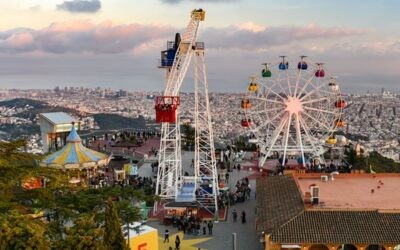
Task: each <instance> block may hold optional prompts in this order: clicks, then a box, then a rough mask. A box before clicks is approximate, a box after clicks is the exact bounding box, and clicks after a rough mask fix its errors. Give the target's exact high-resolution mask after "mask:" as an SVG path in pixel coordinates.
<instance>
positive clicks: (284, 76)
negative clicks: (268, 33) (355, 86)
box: [241, 56, 346, 167]
mask: <svg viewBox="0 0 400 250" xmlns="http://www.w3.org/2000/svg"><path fill="white" fill-rule="evenodd" d="M289 66H290V63H289V61H287V60H286V57H285V56H281V61H280V62H278V63H276V64H270V63H264V64H263V67H264V68H263V69H262V71H261V77H260V78H259V77H257V76H254V77H251V80H250V83H249V85H248V88H247V94H246V96H245V98H244V99H243V100H242V103H241V108H242V109H243V110H244V118H243V119H242V121H241V125H242V127H243V128H245V129H246V130H247V131H248V132H249V138H250V140H249V142H251V143H257V144H258V146H259V148H260V153H261V158H260V160H259V166H260V167H263V166H264V163H265V161H266V159H267V158H268V157H271V156H273V154H278V155H279V157H282V158H281V163H282V165H283V166H285V165H286V164H287V161H288V160H287V158H288V156H299V157H298V163H299V164H302V165H303V166H304V165H305V164H306V162H307V160H310V159H316V160H318V161H319V162H322V163H323V162H324V159H323V157H322V155H323V153H324V148H323V147H324V146H326V145H334V144H336V143H337V139H336V138H335V135H334V132H335V130H336V129H337V128H340V127H344V125H345V123H344V120H343V115H342V111H343V109H344V108H345V106H346V103H345V101H344V100H343V98H342V95H341V93H340V88H339V85H338V83H337V81H336V79H335V78H334V77H332V76H331V75H330V74H329V73H328V72H327V71H326V69H325V67H324V66H323V64H322V63H313V62H311V61H310V60H307V58H306V56H301V57H300V60H299V62H298V63H297V67H296V64H295V66H294V67H289Z"/></svg>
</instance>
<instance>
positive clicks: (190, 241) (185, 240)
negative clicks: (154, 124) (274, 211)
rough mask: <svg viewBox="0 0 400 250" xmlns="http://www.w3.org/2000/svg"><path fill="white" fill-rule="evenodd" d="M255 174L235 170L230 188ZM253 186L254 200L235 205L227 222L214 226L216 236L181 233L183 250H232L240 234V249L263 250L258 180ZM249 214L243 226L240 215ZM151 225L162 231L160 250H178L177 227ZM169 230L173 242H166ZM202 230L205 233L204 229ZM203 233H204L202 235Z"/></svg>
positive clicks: (143, 171)
mask: <svg viewBox="0 0 400 250" xmlns="http://www.w3.org/2000/svg"><path fill="white" fill-rule="evenodd" d="M182 158H183V159H184V162H186V163H187V162H190V161H191V154H190V153H187V152H186V153H184V154H183V157H182ZM139 174H141V175H142V174H143V175H144V176H150V175H151V168H150V166H148V165H147V164H145V165H143V166H142V167H141V168H140V169H139ZM252 174H253V175H254V172H250V171H237V170H234V171H233V172H232V173H230V177H229V178H230V186H231V187H234V185H235V183H236V181H237V180H240V179H242V178H244V177H246V176H249V175H252ZM250 186H251V189H252V194H251V199H250V200H246V201H245V202H243V203H237V204H235V205H234V206H231V207H229V209H228V212H227V220H226V221H220V222H217V223H214V227H213V235H212V236H209V235H208V230H207V235H203V234H201V235H199V236H193V235H188V234H186V235H183V233H182V232H179V235H180V236H179V237H180V239H181V242H182V243H181V249H182V250H191V249H193V250H198V249H202V250H205V249H207V250H230V249H233V241H232V233H236V235H237V240H236V243H237V248H236V249H237V250H242V249H244V250H261V249H263V247H262V245H261V244H260V242H259V237H258V236H257V235H256V228H255V207H256V200H255V193H254V191H255V186H256V183H255V180H254V179H250ZM234 208H235V209H236V211H237V213H238V220H237V222H233V220H232V211H233V209H234ZM243 210H244V211H245V212H246V218H247V223H245V224H242V223H241V220H240V214H241V212H242V211H243ZM147 224H148V225H149V226H152V227H154V228H157V229H158V234H159V237H160V239H159V249H160V250H163V249H166V250H169V247H172V249H175V245H174V242H175V237H176V234H177V233H178V230H177V228H176V227H173V226H164V225H163V224H162V223H161V222H160V221H149V222H148V223H147ZM165 229H168V230H169V232H170V242H169V243H168V242H167V243H164V242H163V238H164V231H165ZM200 231H202V230H200ZM201 233H202V232H201Z"/></svg>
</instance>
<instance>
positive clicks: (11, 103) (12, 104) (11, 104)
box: [0, 98, 49, 109]
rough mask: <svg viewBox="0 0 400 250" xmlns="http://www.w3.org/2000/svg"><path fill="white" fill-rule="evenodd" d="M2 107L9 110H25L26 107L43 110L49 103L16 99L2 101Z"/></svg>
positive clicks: (0, 104) (0, 103)
mask: <svg viewBox="0 0 400 250" xmlns="http://www.w3.org/2000/svg"><path fill="white" fill-rule="evenodd" d="M0 106H4V107H7V108H25V107H26V106H32V107H34V108H35V109H42V108H46V107H48V106H49V104H48V103H47V102H42V101H37V100H32V99H26V98H16V99H12V100H8V101H1V102H0Z"/></svg>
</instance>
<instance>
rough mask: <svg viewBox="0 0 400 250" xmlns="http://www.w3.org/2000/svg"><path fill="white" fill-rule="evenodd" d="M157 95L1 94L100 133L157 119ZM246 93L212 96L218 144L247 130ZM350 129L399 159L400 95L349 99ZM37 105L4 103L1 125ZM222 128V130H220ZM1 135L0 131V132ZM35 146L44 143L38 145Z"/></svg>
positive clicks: (189, 103) (369, 146) (186, 116)
mask: <svg viewBox="0 0 400 250" xmlns="http://www.w3.org/2000/svg"><path fill="white" fill-rule="evenodd" d="M159 94H160V93H158V92H147V91H143V92H130V91H121V90H111V89H101V88H95V89H91V88H83V87H79V88H78V87H66V88H64V89H60V88H56V89H54V90H17V89H13V90H2V91H1V92H0V100H10V99H14V98H31V99H34V100H39V101H44V102H47V103H49V104H50V105H51V106H59V107H65V108H70V109H71V110H76V111H77V112H76V114H75V115H78V116H79V117H81V119H82V122H81V125H82V129H83V130H85V129H91V130H96V129H99V127H98V125H97V124H96V123H95V121H94V119H93V114H100V113H111V114H117V115H121V116H124V117H130V118H137V117H140V116H141V117H144V118H145V119H148V120H149V123H151V121H152V120H154V119H155V110H154V96H157V95H159ZM180 97H181V102H182V105H181V121H182V122H183V123H185V122H187V123H189V124H193V123H194V118H193V116H192V114H193V110H192V109H193V108H194V98H193V94H192V93H181V96H180ZM242 98H243V93H237V94H234V93H210V105H211V107H212V108H211V110H212V122H213V125H214V136H215V138H216V140H217V141H220V142H221V141H230V140H232V139H234V138H236V137H237V136H238V135H246V134H247V131H246V130H245V129H243V128H242V127H241V126H240V122H241V119H242V113H241V112H242V111H241V109H240V101H241V99H242ZM345 99H346V101H347V102H348V104H349V105H348V106H347V107H346V108H345V109H344V116H345V121H346V125H345V126H344V127H343V128H342V129H340V131H339V134H344V135H345V136H346V138H348V139H349V140H350V142H351V143H353V144H354V145H355V144H357V143H360V144H361V147H362V148H363V150H364V152H365V153H368V152H372V151H377V152H379V153H380V154H382V155H384V156H385V157H388V158H391V159H393V160H395V161H400V159H399V156H400V147H399V140H398V138H399V134H400V116H399V114H398V113H399V110H398V109H399V108H398V107H400V95H399V94H394V93H389V92H387V91H385V92H383V93H381V94H362V95H360V94H357V95H355V94H354V95H353V94H352V95H349V96H347V97H345ZM31 108H32V107H29V106H26V107H22V108H12V107H4V106H1V105H0V124H35V123H37V122H38V121H37V119H33V120H31V119H26V118H21V117H18V116H16V114H18V113H21V112H24V111H27V110H29V109H31ZM219 125H223V126H219ZM0 133H2V132H1V128H0ZM36 143H39V144H40V142H39V141H37V142H36Z"/></svg>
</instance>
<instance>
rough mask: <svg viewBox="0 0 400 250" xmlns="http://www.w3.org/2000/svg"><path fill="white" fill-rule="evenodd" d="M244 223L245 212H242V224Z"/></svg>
mask: <svg viewBox="0 0 400 250" xmlns="http://www.w3.org/2000/svg"><path fill="white" fill-rule="evenodd" d="M244 223H246V212H245V211H244V210H243V212H242V224H244Z"/></svg>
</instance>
